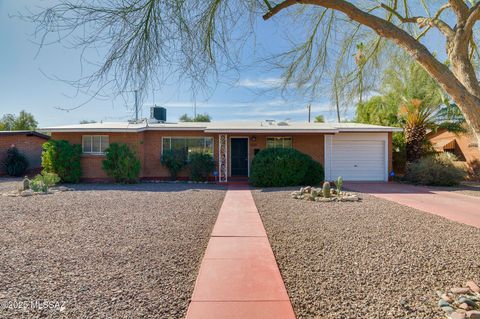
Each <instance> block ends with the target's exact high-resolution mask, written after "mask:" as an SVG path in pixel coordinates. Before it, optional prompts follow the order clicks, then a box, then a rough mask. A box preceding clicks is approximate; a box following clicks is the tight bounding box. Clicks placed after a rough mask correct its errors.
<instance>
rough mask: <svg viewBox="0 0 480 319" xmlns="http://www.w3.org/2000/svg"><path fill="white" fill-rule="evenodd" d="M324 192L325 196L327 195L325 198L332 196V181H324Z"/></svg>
mask: <svg viewBox="0 0 480 319" xmlns="http://www.w3.org/2000/svg"><path fill="white" fill-rule="evenodd" d="M322 193H323V197H325V198H329V197H330V195H331V193H330V182H325V183H323V187H322Z"/></svg>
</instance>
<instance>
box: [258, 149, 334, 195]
mask: <svg viewBox="0 0 480 319" xmlns="http://www.w3.org/2000/svg"><path fill="white" fill-rule="evenodd" d="M323 179H324V172H323V167H322V166H321V165H320V164H319V163H318V162H315V161H314V160H313V159H312V158H311V157H310V156H308V155H306V154H303V153H301V152H299V151H297V150H295V149H291V148H267V149H264V150H262V151H260V152H258V154H257V155H255V157H254V159H253V161H252V167H251V173H250V182H251V183H252V184H253V185H254V186H258V187H276V186H277V187H280V186H295V185H318V184H319V183H320V182H321V181H323Z"/></svg>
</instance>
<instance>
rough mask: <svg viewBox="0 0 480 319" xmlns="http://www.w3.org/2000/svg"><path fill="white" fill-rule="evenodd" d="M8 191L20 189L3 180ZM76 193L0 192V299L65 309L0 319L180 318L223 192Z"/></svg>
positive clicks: (112, 188)
mask: <svg viewBox="0 0 480 319" xmlns="http://www.w3.org/2000/svg"><path fill="white" fill-rule="evenodd" d="M7 184H8V185H7ZM7 186H8V187H12V186H13V187H15V183H13V182H12V180H7V179H0V188H2V187H3V188H2V190H0V191H5V190H6V188H8V187H7ZM69 186H70V185H69ZM72 187H74V188H75V189H76V191H73V192H65V193H60V194H53V195H39V196H32V197H3V196H0V204H1V205H0V229H1V231H0V247H1V250H0V301H2V302H5V301H9V302H13V301H15V302H23V301H36V300H40V301H51V302H60V303H61V305H63V306H64V307H62V308H61V310H59V309H58V308H57V309H44V310H38V309H31V307H30V306H28V307H27V310H11V309H10V310H1V311H2V312H1V317H2V318H19V317H25V318H32V317H37V316H38V317H42V318H44V317H51V318H58V317H64V318H87V317H88V318H175V319H176V318H183V317H184V316H185V313H186V310H187V307H188V303H189V299H190V297H191V294H192V291H193V287H194V282H195V279H196V277H197V273H198V268H199V266H200V261H201V258H202V256H203V253H204V251H205V248H206V245H207V242H208V239H209V236H210V232H211V230H212V228H213V225H214V223H215V220H216V216H217V213H218V210H219V209H220V205H221V203H222V201H223V197H224V194H225V190H224V188H222V187H218V186H211V185H202V186H197V185H189V184H138V185H124V186H122V185H94V184H92V185H88V184H87V185H73V186H72ZM63 302H64V304H63ZM29 305H30V304H29Z"/></svg>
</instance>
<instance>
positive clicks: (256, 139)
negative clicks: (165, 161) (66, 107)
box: [42, 121, 399, 181]
mask: <svg viewBox="0 0 480 319" xmlns="http://www.w3.org/2000/svg"><path fill="white" fill-rule="evenodd" d="M42 130H45V131H48V132H51V134H52V138H53V139H56V140H67V141H69V142H70V143H74V144H81V145H82V149H83V156H82V159H81V164H82V170H83V178H84V179H92V180H97V179H103V178H105V177H106V175H105V173H104V172H103V170H102V160H103V159H104V156H103V155H104V151H105V149H106V148H107V147H108V145H109V144H110V143H116V142H120V143H126V144H128V145H130V146H131V147H132V148H133V149H134V150H135V151H136V153H137V155H138V157H139V158H140V161H141V164H142V170H141V173H140V177H141V178H143V179H165V178H169V172H168V170H167V169H166V168H165V167H163V166H162V165H161V163H160V158H161V154H162V152H163V151H164V150H165V149H172V148H173V149H175V148H183V149H187V151H188V152H194V151H202V152H207V153H210V154H212V155H213V156H214V158H215V161H216V163H217V168H216V174H215V175H217V178H218V179H219V180H220V181H228V180H229V179H231V178H237V177H247V176H249V173H250V164H251V162H252V159H253V157H254V156H255V154H256V153H258V152H259V151H260V150H262V149H264V148H267V147H293V148H295V149H297V150H299V151H301V152H303V153H306V154H308V155H310V156H311V157H312V158H313V159H314V160H316V161H318V162H320V163H321V164H322V165H324V167H325V175H326V179H328V180H333V179H336V178H337V177H338V176H343V178H344V179H345V180H352V181H353V180H359V181H360V180H361V181H387V180H388V179H389V172H390V171H391V169H392V156H391V154H392V138H391V137H392V132H394V131H398V130H399V129H398V128H393V127H382V126H375V125H366V124H355V123H341V124H333V123H295V122H275V121H264V122H262V121H255V122H241V121H239V122H210V123H198V122H194V123H187V122H184V123H168V122H166V123H158V122H157V123H149V122H143V123H138V124H131V123H92V124H78V125H67V126H58V127H48V128H43V129H42ZM181 176H182V175H181ZM183 176H185V175H183Z"/></svg>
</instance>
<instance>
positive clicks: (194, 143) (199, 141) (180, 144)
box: [162, 137, 213, 156]
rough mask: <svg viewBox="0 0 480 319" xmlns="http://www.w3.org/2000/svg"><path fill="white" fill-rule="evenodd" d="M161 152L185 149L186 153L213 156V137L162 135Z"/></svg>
mask: <svg viewBox="0 0 480 319" xmlns="http://www.w3.org/2000/svg"><path fill="white" fill-rule="evenodd" d="M162 143H163V147H162V152H163V151H165V150H172V149H173V150H185V151H186V152H187V154H191V153H206V154H210V155H212V156H213V137H164V138H163V142H162Z"/></svg>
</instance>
